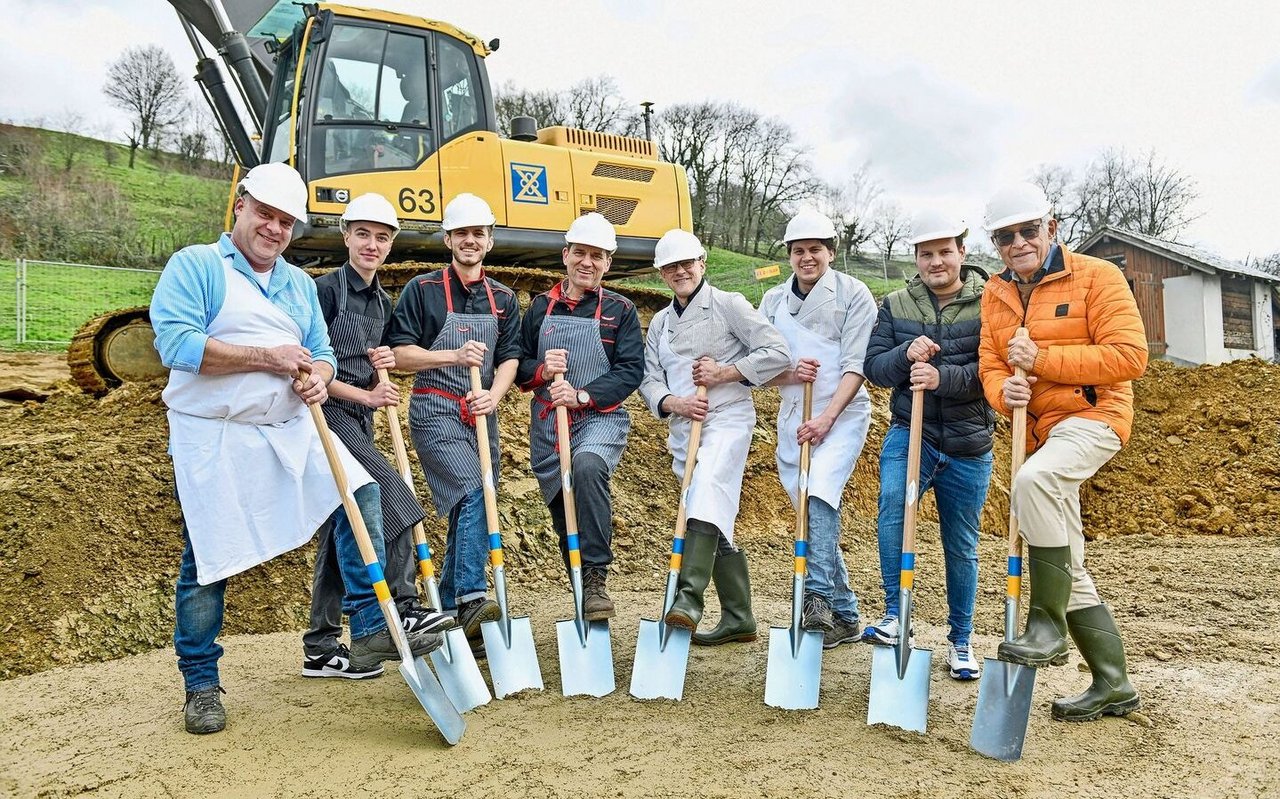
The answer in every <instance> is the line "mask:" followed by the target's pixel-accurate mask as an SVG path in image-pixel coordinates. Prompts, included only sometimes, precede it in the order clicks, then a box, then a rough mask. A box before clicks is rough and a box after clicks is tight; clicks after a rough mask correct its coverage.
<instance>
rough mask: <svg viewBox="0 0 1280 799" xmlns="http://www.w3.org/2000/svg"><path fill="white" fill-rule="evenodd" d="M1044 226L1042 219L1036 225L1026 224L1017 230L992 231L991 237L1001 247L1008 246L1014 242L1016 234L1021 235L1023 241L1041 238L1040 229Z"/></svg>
mask: <svg viewBox="0 0 1280 799" xmlns="http://www.w3.org/2000/svg"><path fill="white" fill-rule="evenodd" d="M1043 227H1044V220H1043V219H1041V220H1040V221H1039V222H1036V223H1035V224H1034V225H1025V226H1023V227H1020V228H1018V229H1017V230H1001V231H999V232H998V233H992V234H991V238H992V239H994V240H995V243H996V244H998V245H1000V246H1001V247H1008V246H1009V245H1010V244H1013V237H1014V236H1015V235H1018V236H1021V237H1022V240H1023V241H1035V240H1036V239H1038V238H1040V229H1041V228H1043Z"/></svg>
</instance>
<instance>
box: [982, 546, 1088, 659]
mask: <svg viewBox="0 0 1280 799" xmlns="http://www.w3.org/2000/svg"><path fill="white" fill-rule="evenodd" d="M1027 554H1028V555H1029V556H1030V559H1031V608H1030V609H1029V610H1028V611H1027V627H1026V629H1024V630H1023V631H1022V635H1020V636H1018V637H1017V638H1015V639H1013V640H1012V641H1004V642H1002V643H1001V644H1000V647H999V649H997V650H996V651H997V657H999V658H1000V659H1001V660H1005V661H1008V662H1010V663H1020V664H1022V665H1023V666H1062V665H1065V664H1066V662H1067V600H1068V599H1070V598H1071V547H1027Z"/></svg>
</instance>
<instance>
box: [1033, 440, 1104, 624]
mask: <svg viewBox="0 0 1280 799" xmlns="http://www.w3.org/2000/svg"><path fill="white" fill-rule="evenodd" d="M1119 451H1120V437H1119V436H1117V435H1116V433H1115V431H1114V430H1112V429H1111V427H1110V425H1108V424H1107V423H1106V422H1100V421H1097V420H1095V419H1081V418H1080V417H1078V416H1073V417H1070V418H1068V419H1065V420H1063V421H1061V422H1059V423H1058V424H1057V425H1055V426H1054V428H1053V430H1052V431H1051V432H1050V433H1049V439H1048V440H1047V441H1046V442H1045V443H1044V445H1043V446H1042V447H1040V449H1038V450H1036V451H1035V452H1033V453H1032V454H1031V456H1030V457H1028V458H1027V460H1026V462H1025V463H1024V464H1022V468H1021V469H1019V470H1018V476H1017V477H1015V478H1014V480H1013V490H1012V492H1011V496H1010V505H1011V506H1012V509H1013V512H1014V514H1016V515H1017V517H1018V530H1019V532H1021V534H1022V538H1023V539H1024V540H1025V541H1026V542H1027V546H1032V547H1065V546H1069V547H1071V598H1070V600H1069V601H1068V603H1067V611H1068V612H1070V611H1073V610H1083V609H1084V608H1091V607H1093V606H1094V605H1097V604H1100V603H1101V602H1102V600H1101V599H1099V598H1098V589H1097V588H1095V587H1094V584H1093V578H1092V577H1091V576H1089V572H1088V570H1086V569H1085V567H1084V525H1083V524H1082V523H1081V521H1080V484H1081V483H1083V482H1084V481H1085V480H1088V479H1089V478H1090V477H1092V476H1093V475H1094V473H1095V472H1097V471H1098V469H1100V468H1102V465H1103V464H1104V463H1106V462H1107V461H1109V460H1111V458H1112V457H1114V456H1115V454H1116V453H1117V452H1119ZM1033 590H1034V587H1033Z"/></svg>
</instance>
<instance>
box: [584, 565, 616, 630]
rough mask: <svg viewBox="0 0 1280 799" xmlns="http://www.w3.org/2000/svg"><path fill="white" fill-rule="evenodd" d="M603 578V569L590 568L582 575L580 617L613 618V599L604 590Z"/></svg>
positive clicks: (592, 619) (594, 619)
mask: <svg viewBox="0 0 1280 799" xmlns="http://www.w3.org/2000/svg"><path fill="white" fill-rule="evenodd" d="M604 580H605V574H604V569H591V570H589V571H587V572H585V573H583V575H582V618H584V619H586V620H587V621H605V620H606V619H612V618H613V613H614V608H613V600H612V599H610V598H609V593H608V592H607V591H605V590H604Z"/></svg>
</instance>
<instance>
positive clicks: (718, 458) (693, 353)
mask: <svg viewBox="0 0 1280 799" xmlns="http://www.w3.org/2000/svg"><path fill="white" fill-rule="evenodd" d="M653 265H654V266H655V267H656V268H657V269H658V271H659V273H660V274H661V275H662V279H663V281H665V282H666V284H667V286H668V287H669V288H670V289H671V291H672V293H674V294H675V296H674V297H673V298H672V300H671V304H670V305H669V306H667V307H666V308H663V309H662V310H660V311H658V312H657V313H656V314H654V316H653V321H652V322H651V323H650V324H649V334H648V336H647V337H646V339H645V347H644V363H645V370H644V381H643V382H642V383H641V384H640V394H641V395H642V396H643V397H644V401H645V404H646V405H648V406H649V410H650V411H652V412H653V415H654V416H656V417H658V418H659V419H666V420H667V421H668V423H669V424H670V426H671V428H670V433H669V434H668V435H667V449H668V450H669V451H670V452H671V455H672V463H671V468H672V470H673V471H674V472H675V473H676V475H677V476H679V477H683V476H684V469H685V463H686V462H687V461H688V459H689V458H695V459H696V464H697V465H696V467H695V469H694V472H693V479H692V482H690V484H689V492H688V494H687V495H686V500H685V517H686V518H687V519H688V536H686V537H685V540H684V553H683V557H682V559H681V563H680V576H679V579H678V580H677V583H676V596H675V599H674V601H673V602H672V604H671V608H670V610H668V611H667V614H666V617H665V622H666V623H667V624H669V625H671V626H673V627H682V628H684V629H687V630H695V631H696V630H697V628H698V622H699V621H701V619H702V609H703V593H704V592H705V591H706V588H707V583H708V582H709V581H710V580H712V579H714V580H715V583H716V593H717V594H718V595H719V597H720V623H719V624H718V625H717V626H716V627H715V628H714V629H712V630H710V631H709V632H708V633H706V634H705V635H703V634H696V633H695V635H694V636H693V642H694V643H696V644H702V645H717V644H726V643H729V642H731V641H744V642H745V641H754V640H756V620H755V616H754V615H752V612H751V582H750V578H749V577H748V574H747V555H746V553H745V552H743V551H742V550H741V549H738V548H737V547H736V546H734V543H733V528H734V522H735V521H736V520H737V517H738V500H739V498H740V496H741V493H742V475H743V472H744V470H745V469H746V466H747V454H748V453H749V452H750V450H751V433H752V431H753V430H755V426H756V407H755V403H754V402H752V399H751V387H752V386H759V385H763V384H765V383H766V382H767V381H769V380H771V379H772V378H773V377H775V376H776V375H778V374H779V373H780V372H782V371H783V370H784V369H786V368H787V367H788V366H789V365H790V364H791V356H790V355H789V354H788V352H787V344H786V341H785V340H783V338H782V336H781V335H780V334H779V333H778V331H777V330H775V329H774V327H773V326H772V325H770V324H769V323H768V322H767V321H766V320H765V319H764V317H762V316H761V315H760V313H759V311H757V310H756V309H755V308H752V307H751V303H750V302H748V301H747V299H746V298H745V297H743V296H742V295H741V294H737V293H733V292H728V291H721V290H720V289H717V288H715V287H714V286H712V285H711V284H709V283H708V282H707V280H706V272H707V261H706V251H705V250H704V249H703V248H702V242H700V241H698V237H697V236H695V235H693V234H692V233H689V232H688V231H685V230H678V229H677V230H671V231H668V232H667V233H666V234H664V235H663V237H662V238H661V239H659V240H658V245H657V247H656V248H655V250H654V260H653ZM700 386H705V387H706V389H707V392H706V396H705V397H699V396H698V393H697V391H698V387H700ZM695 421H699V422H702V423H703V426H702V435H701V443H700V444H699V446H698V450H697V451H696V452H690V451H689V440H690V434H691V430H692V426H693V422H695Z"/></svg>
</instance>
